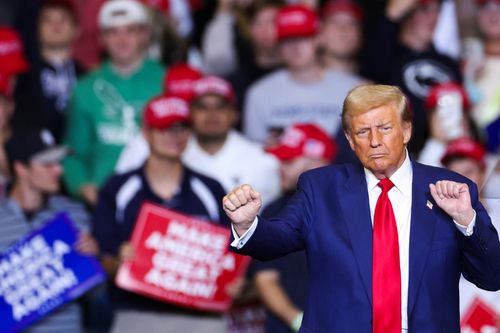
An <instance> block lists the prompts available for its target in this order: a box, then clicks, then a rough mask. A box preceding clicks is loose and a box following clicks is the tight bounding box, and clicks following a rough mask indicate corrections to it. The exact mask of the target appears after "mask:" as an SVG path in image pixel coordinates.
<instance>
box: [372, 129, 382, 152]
mask: <svg viewBox="0 0 500 333" xmlns="http://www.w3.org/2000/svg"><path fill="white" fill-rule="evenodd" d="M380 142H381V139H380V133H378V131H376V130H375V131H370V146H371V147H372V148H376V147H378V146H380Z"/></svg>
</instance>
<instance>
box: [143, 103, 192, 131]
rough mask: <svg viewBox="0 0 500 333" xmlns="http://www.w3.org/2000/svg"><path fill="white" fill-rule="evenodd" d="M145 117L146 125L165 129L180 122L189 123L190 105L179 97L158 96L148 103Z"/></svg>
mask: <svg viewBox="0 0 500 333" xmlns="http://www.w3.org/2000/svg"><path fill="white" fill-rule="evenodd" d="M143 117H144V118H143V122H144V125H145V126H147V127H150V128H157V129H165V128H169V127H170V126H172V125H173V124H175V123H178V122H183V123H189V106H188V104H187V103H186V101H184V100H182V99H180V98H178V97H165V96H157V97H155V98H153V99H152V100H151V101H149V103H148V104H147V105H146V109H145V110H144V116H143Z"/></svg>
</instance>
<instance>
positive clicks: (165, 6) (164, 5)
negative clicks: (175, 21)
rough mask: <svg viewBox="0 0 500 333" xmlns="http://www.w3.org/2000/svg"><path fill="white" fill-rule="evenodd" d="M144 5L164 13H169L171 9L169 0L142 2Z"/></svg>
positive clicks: (146, 0)
mask: <svg viewBox="0 0 500 333" xmlns="http://www.w3.org/2000/svg"><path fill="white" fill-rule="evenodd" d="M140 1H141V2H142V3H143V4H144V5H146V6H150V7H153V8H156V9H158V10H160V11H162V12H167V13H168V11H169V9H170V1H169V0H140Z"/></svg>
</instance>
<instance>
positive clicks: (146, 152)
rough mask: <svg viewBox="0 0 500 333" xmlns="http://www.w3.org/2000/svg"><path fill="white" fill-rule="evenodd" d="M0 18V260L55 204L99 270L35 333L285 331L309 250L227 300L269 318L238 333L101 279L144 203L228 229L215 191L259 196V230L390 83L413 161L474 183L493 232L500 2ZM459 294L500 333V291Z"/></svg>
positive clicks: (231, 6) (189, 8)
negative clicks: (404, 106)
mask: <svg viewBox="0 0 500 333" xmlns="http://www.w3.org/2000/svg"><path fill="white" fill-rule="evenodd" d="M0 8H2V9H3V12H4V13H5V15H0V253H1V252H4V251H5V250H7V249H8V248H9V246H10V245H12V244H13V243H14V242H15V241H16V240H18V239H20V238H22V237H24V236H26V235H27V234H29V233H30V232H31V231H32V230H34V229H36V228H38V227H40V225H41V224H43V222H44V221H46V220H47V219H48V218H50V216H51V215H53V214H55V213H56V212H57V211H61V210H64V211H67V212H69V215H70V216H71V217H72V219H73V220H74V221H75V222H76V223H77V225H78V228H79V229H80V230H81V235H80V239H79V241H78V244H77V245H78V246H77V247H78V251H80V252H82V253H86V254H89V255H95V256H96V257H98V258H99V260H100V262H101V263H102V265H103V267H104V268H105V270H106V273H107V274H108V282H107V283H106V284H105V285H103V286H100V287H99V288H95V289H94V290H93V291H92V292H91V293H89V294H87V295H85V296H84V298H83V299H82V300H79V301H78V302H73V303H70V304H68V305H66V306H65V307H63V308H61V309H59V310H57V311H56V312H54V313H53V314H51V315H49V316H48V317H47V318H45V319H44V320H42V321H40V322H38V323H36V324H34V325H33V327H32V330H30V332H44V331H45V332H56V333H57V332H108V331H111V332H137V331H139V330H142V331H144V332H156V331H158V332H160V331H161V332H179V331H180V330H185V331H186V332H228V333H243V332H254V333H262V332H269V333H278V332H297V331H298V330H299V328H300V326H301V322H302V317H303V310H304V307H305V306H306V305H305V303H306V294H307V285H308V282H307V281H308V274H307V273H308V272H307V264H306V259H305V254H304V252H298V253H294V254H291V255H288V256H287V257H284V258H282V259H279V260H275V261H271V262H267V263H263V262H259V261H256V260H255V261H253V262H252V263H251V264H250V267H249V269H248V272H247V274H246V276H245V279H244V281H235V282H234V283H233V285H232V286H230V287H231V288H229V289H230V290H231V292H230V294H231V297H233V298H234V302H235V304H240V303H244V302H245V301H244V300H243V299H245V300H246V301H247V302H248V304H253V305H255V304H258V306H257V307H255V306H253V307H249V309H253V310H252V311H254V312H253V314H254V315H255V316H258V311H259V310H258V309H266V311H267V313H266V315H265V316H264V318H265V319H264V320H262V321H261V322H258V323H257V324H256V323H255V321H254V322H253V323H252V325H250V324H248V323H246V324H245V323H241V324H240V326H241V327H238V325H234V323H236V322H243V321H242V320H238V318H234V315H231V314H230V313H229V314H222V315H221V314H214V313H204V312H198V311H191V310H186V309H184V308H182V307H180V306H177V305H172V304H165V303H162V302H159V301H156V300H152V299H150V298H148V297H145V296H139V295H137V294H134V293H131V292H127V291H124V290H122V289H120V288H119V287H117V286H116V285H115V283H114V277H115V275H116V272H117V270H118V268H119V267H120V265H121V263H122V262H123V261H125V260H131V259H133V258H134V255H135V250H134V248H133V246H131V244H130V237H131V234H132V232H133V229H134V225H135V223H136V219H137V216H138V214H139V210H140V207H141V205H142V204H143V203H144V202H152V203H155V204H158V205H161V206H164V207H167V208H169V209H173V210H177V211H179V212H182V213H185V214H189V215H192V216H195V217H197V218H200V219H203V220H206V221H210V222H211V223H214V224H217V225H222V226H224V227H229V220H228V218H227V216H226V214H225V213H224V211H223V207H222V197H223V196H224V195H225V193H227V192H229V191H231V190H232V189H233V188H235V187H237V186H239V185H241V184H252V186H253V187H254V188H255V189H256V190H257V191H258V192H259V193H260V194H261V195H262V197H263V198H264V200H263V201H264V202H265V203H269V205H268V206H267V207H265V209H264V210H263V212H262V216H264V217H266V218H267V217H272V216H274V215H275V214H276V213H277V212H278V211H279V210H280V209H281V208H282V207H284V206H285V205H286V204H287V203H288V201H289V200H290V198H291V197H292V195H293V194H294V193H295V191H296V186H297V182H298V177H299V175H300V174H301V173H303V172H304V171H306V170H310V169H313V168H318V167H321V166H325V165H329V164H342V163H352V162H356V156H355V154H354V152H353V149H351V146H352V143H351V145H350V142H349V141H348V138H346V133H345V127H344V124H343V123H342V119H341V114H342V110H343V106H344V99H345V98H346V96H347V95H348V93H349V92H350V91H352V89H353V88H355V87H358V86H363V85H369V84H373V83H376V84H383V85H394V86H398V87H399V88H400V89H401V91H402V92H403V93H404V94H405V96H406V97H407V98H408V100H409V102H410V110H411V112H412V139H411V140H410V141H409V143H408V144H407V145H406V147H407V149H408V154H409V155H408V156H409V157H410V158H411V159H412V160H414V161H419V162H421V163H424V164H427V165H432V166H440V167H444V168H448V169H450V170H452V171H455V172H457V173H459V174H462V175H464V176H466V177H468V178H469V179H471V180H472V181H474V182H475V183H476V184H477V186H478V188H479V190H480V192H479V195H480V198H481V200H482V202H483V204H484V205H485V207H486V209H487V211H488V213H489V214H490V216H491V218H492V222H493V224H494V225H495V226H496V228H497V230H498V229H499V228H500V191H498V183H499V181H500V162H499V157H500V1H499V0H462V1H457V2H455V1H453V0H387V1H369V0H366V1H363V0H360V1H355V0H322V1H318V0H317V1H314V0H299V1H286V0H217V1H206V0H189V1H187V0H171V1H169V0H88V1H78V0H22V1H8V2H5V1H4V2H2V3H1V6H0ZM464 8H465V9H464ZM7 9H8V10H7ZM464 11H468V13H469V16H468V17H466V18H468V20H467V19H464V18H463V17H462V16H463V12H464ZM7 14H9V15H7ZM471 31H475V34H471ZM466 33H467V34H468V35H466ZM454 45H455V47H453V46H454ZM457 50H458V51H457ZM461 294H462V295H463V299H462V302H461V304H460V306H461V309H460V310H461V314H462V315H465V314H466V313H467V311H469V305H470V304H471V303H472V302H473V301H474V300H476V298H477V297H480V298H481V299H483V300H484V302H485V303H486V304H489V305H490V306H491V307H492V308H494V309H495V310H496V315H497V316H498V328H500V306H499V304H500V294H499V293H498V292H496V293H487V292H482V293H479V292H478V291H476V289H475V287H474V286H472V285H469V284H468V283H467V282H466V281H465V280H464V281H463V283H462V282H461ZM249 295H250V296H249ZM248 299H250V300H249V301H248ZM255 308H257V310H255ZM249 311H250V310H249ZM245 325H247V326H245Z"/></svg>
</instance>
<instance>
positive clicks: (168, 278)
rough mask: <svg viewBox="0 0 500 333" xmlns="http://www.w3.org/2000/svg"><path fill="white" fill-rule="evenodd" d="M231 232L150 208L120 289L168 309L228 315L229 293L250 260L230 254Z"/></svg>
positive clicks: (138, 230)
mask: <svg viewBox="0 0 500 333" xmlns="http://www.w3.org/2000/svg"><path fill="white" fill-rule="evenodd" d="M229 232H230V231H229V230H228V229H226V228H223V227H221V226H217V225H214V224H212V223H208V222H207V221H202V220H199V219H196V218H193V217H191V216H187V215H183V214H180V213H177V212H174V211H171V210H168V209H166V208H164V207H160V206H156V205H153V204H149V203H145V204H144V205H143V206H142V207H141V211H140V213H139V216H138V218H137V223H136V226H135V228H134V232H133V234H132V239H131V243H132V245H133V246H134V248H135V257H134V260H132V261H129V262H125V263H123V264H122V265H121V266H120V269H119V270H118V274H117V277H116V284H117V285H118V286H120V287H121V288H123V289H127V290H130V291H133V292H136V293H139V294H142V295H146V296H149V297H152V298H155V299H159V300H162V301H165V302H168V303H174V304H177V305H181V306H185V307H189V308H194V309H198V310H206V311H226V310H227V309H229V307H230V306H231V298H230V297H229V295H227V294H226V292H225V287H226V286H227V284H228V283H230V282H232V281H233V280H234V279H235V278H237V277H239V276H241V275H242V274H243V273H244V271H245V269H246V267H247V266H248V263H249V260H250V259H249V258H247V257H243V256H240V255H237V254H234V253H231V252H229V251H228V245H229Z"/></svg>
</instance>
